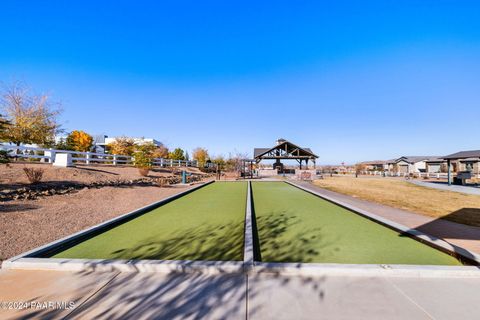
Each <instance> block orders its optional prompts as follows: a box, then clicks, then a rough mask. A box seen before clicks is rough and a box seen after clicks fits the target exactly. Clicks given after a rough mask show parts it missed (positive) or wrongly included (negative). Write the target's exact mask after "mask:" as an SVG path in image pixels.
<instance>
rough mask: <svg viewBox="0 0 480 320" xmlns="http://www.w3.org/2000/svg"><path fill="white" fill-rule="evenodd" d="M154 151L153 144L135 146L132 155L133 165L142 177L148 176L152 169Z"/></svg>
mask: <svg viewBox="0 0 480 320" xmlns="http://www.w3.org/2000/svg"><path fill="white" fill-rule="evenodd" d="M155 149H156V147H155V145H154V144H153V143H145V144H141V145H137V146H136V150H135V152H134V153H133V165H134V166H135V167H137V168H138V169H139V170H138V171H139V172H140V174H141V175H142V176H144V177H146V176H147V175H148V172H149V171H150V168H151V167H152V162H153V158H154V152H155Z"/></svg>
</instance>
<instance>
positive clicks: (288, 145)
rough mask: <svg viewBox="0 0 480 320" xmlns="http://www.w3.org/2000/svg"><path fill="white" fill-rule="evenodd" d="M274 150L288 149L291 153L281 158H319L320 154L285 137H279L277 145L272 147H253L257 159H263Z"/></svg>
mask: <svg viewBox="0 0 480 320" xmlns="http://www.w3.org/2000/svg"><path fill="white" fill-rule="evenodd" d="M274 150H287V152H288V153H289V154H290V155H289V156H283V157H280V158H283V159H289V158H292V159H295V158H296V157H303V158H305V157H309V158H318V156H317V155H316V154H314V153H313V151H312V150H311V149H310V148H304V147H299V146H297V145H296V144H294V143H292V142H290V141H287V140H285V139H278V140H277V145H275V146H274V147H272V148H254V149H253V157H254V158H255V159H261V158H263V157H264V156H265V155H266V154H267V153H269V152H271V151H274ZM293 152H296V153H297V155H294V154H293ZM265 158H268V157H265ZM277 158H278V157H277Z"/></svg>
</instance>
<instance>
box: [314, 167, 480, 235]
mask: <svg viewBox="0 0 480 320" xmlns="http://www.w3.org/2000/svg"><path fill="white" fill-rule="evenodd" d="M314 183H315V184H316V185H317V186H319V187H322V188H325V189H328V190H332V191H335V192H339V193H343V194H347V195H351V196H354V197H358V198H360V199H363V200H367V201H372V202H376V203H380V204H384V205H387V206H391V207H394V208H399V209H404V210H408V211H412V212H415V213H420V214H423V215H427V216H431V217H439V218H443V219H446V220H450V221H454V222H458V223H463V224H467V225H472V226H478V227H480V196H476V195H468V194H463V193H458V192H451V191H442V190H435V189H431V188H426V187H421V186H416V185H414V184H411V183H408V182H405V181H402V180H399V179H388V178H371V177H368V178H362V177H359V178H355V177H342V176H336V177H326V178H325V179H321V180H316V181H314Z"/></svg>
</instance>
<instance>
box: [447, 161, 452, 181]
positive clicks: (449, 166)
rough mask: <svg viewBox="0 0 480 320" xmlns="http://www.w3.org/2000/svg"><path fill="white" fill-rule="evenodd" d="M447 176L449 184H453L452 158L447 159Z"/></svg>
mask: <svg viewBox="0 0 480 320" xmlns="http://www.w3.org/2000/svg"><path fill="white" fill-rule="evenodd" d="M447 177H448V185H449V186H450V185H452V165H451V160H450V159H447Z"/></svg>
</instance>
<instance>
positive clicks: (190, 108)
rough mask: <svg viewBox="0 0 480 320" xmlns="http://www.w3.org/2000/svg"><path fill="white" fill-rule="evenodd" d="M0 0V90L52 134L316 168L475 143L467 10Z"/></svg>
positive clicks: (369, 4)
mask: <svg viewBox="0 0 480 320" xmlns="http://www.w3.org/2000/svg"><path fill="white" fill-rule="evenodd" d="M97 2H98V1H95V2H94V1H92V2H88V1H77V2H73V1H70V2H67V1H58V2H56V1H48V2H46V1H5V2H3V3H2V10H1V11H0V35H1V42H0V81H2V82H6V83H8V82H11V81H14V80H23V81H25V82H27V83H28V84H29V85H30V86H31V87H33V88H34V89H35V90H36V91H38V92H44V91H46V92H50V93H51V95H52V96H53V97H54V98H55V99H56V100H60V101H62V103H63V105H64V113H63V115H62V119H61V120H62V122H63V124H64V127H65V129H67V130H74V129H82V130H85V131H87V132H89V133H91V134H100V133H105V134H107V135H109V136H117V135H131V136H146V137H154V138H156V139H158V140H160V141H163V142H164V143H166V144H167V145H168V146H170V147H177V146H180V147H182V148H185V149H188V150H191V149H193V148H195V147H197V146H203V147H207V148H208V149H209V151H210V153H212V154H228V152H230V151H235V150H236V151H239V152H249V153H251V152H252V150H253V148H254V147H268V146H271V145H273V143H274V141H275V140H276V139H277V138H279V137H283V138H286V139H288V140H291V141H292V142H294V143H298V144H300V145H303V146H308V147H311V148H312V149H313V150H314V151H315V152H316V153H317V154H318V155H319V156H320V163H323V164H333V163H339V162H342V161H344V162H347V163H353V162H356V161H360V160H371V159H389V158H394V157H397V156H400V155H443V154H448V153H452V152H456V151H459V150H464V149H467V150H468V149H479V148H480V145H479V135H478V133H477V132H476V131H474V130H473V127H474V126H475V124H476V123H477V124H478V119H479V118H480V81H479V80H480V19H479V17H480V3H479V2H478V1H441V0H436V1H426V0H425V1H387V0H383V1H328V2H327V1H312V2H306V1H295V2H293V1H290V2H282V1H272V2H266V1H265V2H262V3H259V2H258V1H252V2H248V1H242V2H235V3H234V2H227V1H217V2H214V1H191V2H190V1H163V2H154V1H152V2H141V1H135V2H134V1H131V2H126V1H116V2H112V3H107V2H104V3H97Z"/></svg>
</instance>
